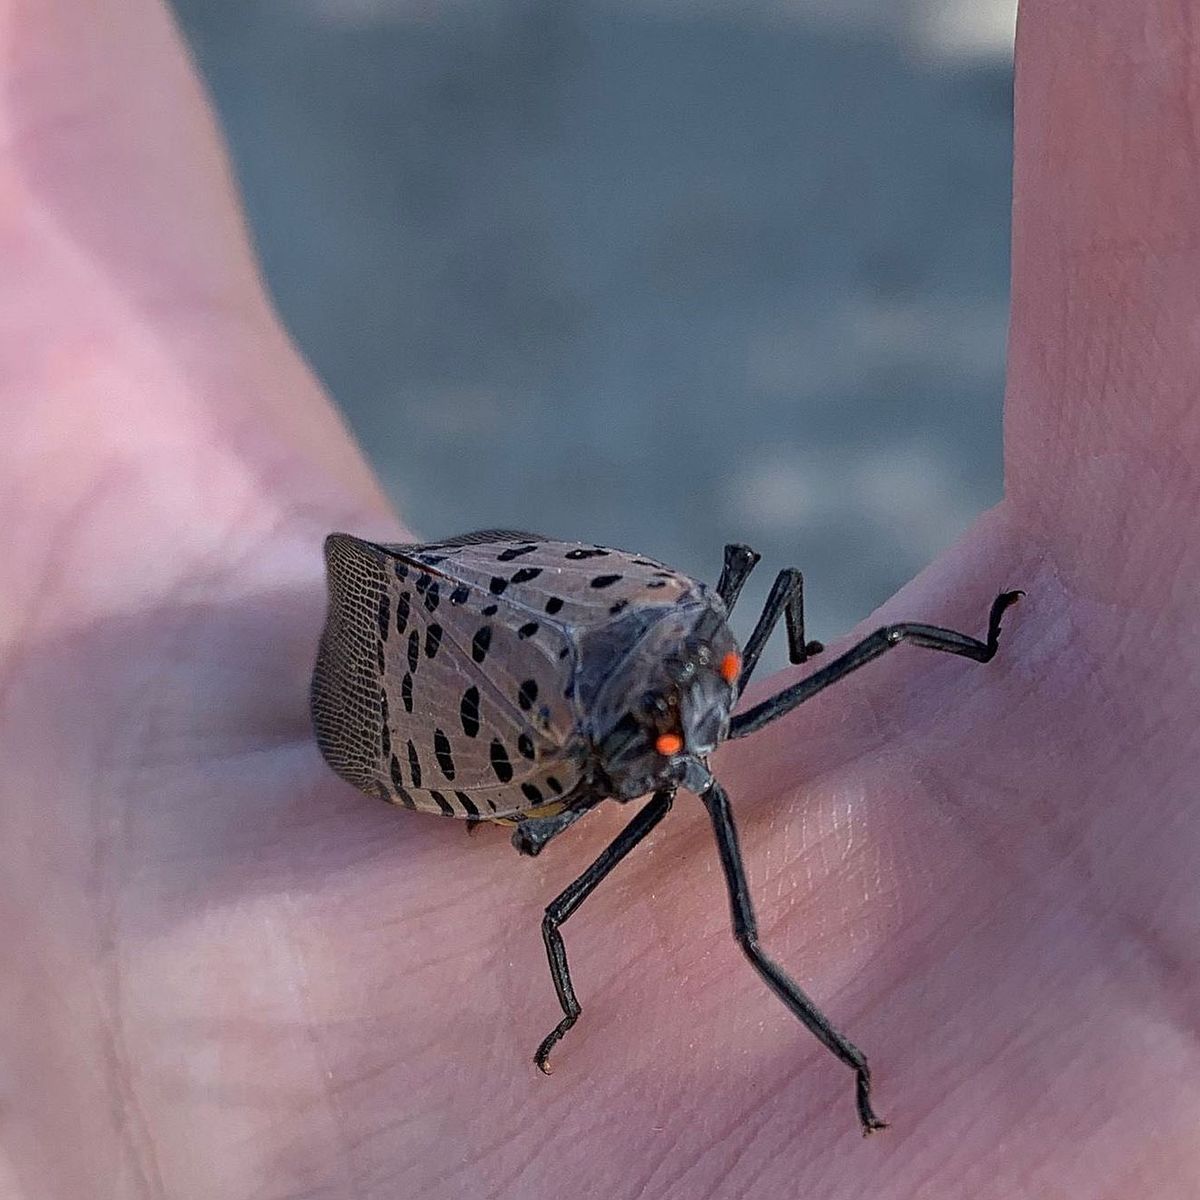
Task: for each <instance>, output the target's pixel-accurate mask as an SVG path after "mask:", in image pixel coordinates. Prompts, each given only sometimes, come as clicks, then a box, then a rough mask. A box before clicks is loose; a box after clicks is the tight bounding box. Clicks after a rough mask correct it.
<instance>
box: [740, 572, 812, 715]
mask: <svg viewBox="0 0 1200 1200" xmlns="http://www.w3.org/2000/svg"><path fill="white" fill-rule="evenodd" d="M781 616H782V617H784V618H785V620H786V622H787V636H788V658H789V660H790V661H791V662H794V663H802V662H807V661H808V659H809V658H811V657H812V656H813V655H814V654H820V652H821V651H822V650H824V649H825V647H824V646H823V645H821V643H820V642H806V641H805V640H804V576H803V575H801V574H800V572H799V571H797V570H796V568H795V567H786V568H784V570H782V571H780V572H779V574H778V575H777V576H776V577H775V582H774V584H772V586H771V592H770V595H768V596H767V602H766V604H764V605H763V610H762V614H761V615H760V616H759V618H758V623H757V624H756V625H755V626H754V631H753V632H752V633H751V634H750V637H749V639H748V640H747V642H746V648H745V650H743V651H742V673H741V675H740V676H739V677H738V691H739V693H740V692H742V691H744V690H745V687H746V684H748V683H749V682H750V676H751V675H752V674H753V673H754V668H755V667H756V666H757V665H758V660H759V657H760V656H761V655H762V652H763V647H764V646H765V645H766V644H767V639H768V638H769V637H770V636H771V634H772V632H773V631H774V629H775V626H776V625H777V624H778V623H779V618H780V617H781Z"/></svg>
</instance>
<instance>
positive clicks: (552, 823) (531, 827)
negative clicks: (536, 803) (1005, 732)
mask: <svg viewBox="0 0 1200 1200" xmlns="http://www.w3.org/2000/svg"><path fill="white" fill-rule="evenodd" d="M590 811H591V809H589V808H586V807H579V808H564V809H563V811H562V812H560V813H555V814H554V816H552V817H529V818H527V819H526V820H524V821H521V822H520V823H519V824H518V825H517V827H516V829H514V830H513V835H512V844H513V845H514V846H515V847H516V849H517V851H518V853H520V854H528V855H529V857H530V858H536V857H537V856H538V855H539V854H541V852H542V851H543V850H544V849H545V847H546V843H547V842H548V841H549V840H550V839H551V838H554V837H558V835H559V834H560V833H562V831H563V830H564V829H566V828H567V827H568V826H571V825H574V824H575V822H576V821H578V820H579V818H580V817H582V816H583V814H584V813H586V812H590Z"/></svg>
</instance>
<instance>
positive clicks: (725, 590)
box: [717, 542, 762, 613]
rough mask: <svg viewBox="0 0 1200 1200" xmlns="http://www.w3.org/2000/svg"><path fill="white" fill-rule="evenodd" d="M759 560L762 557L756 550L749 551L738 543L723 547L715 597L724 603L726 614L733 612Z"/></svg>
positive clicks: (748, 548) (747, 547)
mask: <svg viewBox="0 0 1200 1200" xmlns="http://www.w3.org/2000/svg"><path fill="white" fill-rule="evenodd" d="M760 558H762V555H761V554H759V553H758V551H757V550H751V549H750V547H749V546H743V545H741V544H740V543H739V542H733V543H731V544H730V545H728V546H726V547H725V565H724V566H723V567H722V568H721V578H720V579H718V580H717V595H718V596H720V597H721V599H722V600H723V601H724V602H725V611H726V612H727V613H729V612H733V606H734V605H735V604H736V603H737V598H738V596H739V595H740V594H741V590H742V587H743V586H744V584H745V582H746V580H747V579H748V578H749V577H750V572H751V571H753V570H754V568H755V566H756V565H757V563H758V560H759V559H760Z"/></svg>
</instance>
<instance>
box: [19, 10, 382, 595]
mask: <svg viewBox="0 0 1200 1200" xmlns="http://www.w3.org/2000/svg"><path fill="white" fill-rule="evenodd" d="M0 261H3V262H4V263H5V270H4V272H3V273H0V404H2V405H3V408H4V411H5V414H6V418H7V425H8V428H7V436H6V437H5V439H3V441H2V442H0V477H2V478H3V479H4V487H3V489H2V490H0V518H3V519H4V520H5V524H6V526H8V527H10V528H13V527H16V528H18V529H19V530H20V534H19V537H18V539H17V540H18V543H19V544H18V545H17V546H16V547H15V548H14V554H13V557H12V559H11V560H10V563H9V566H10V568H12V569H13V573H14V576H15V577H17V578H19V579H23V580H28V581H31V582H30V586H33V583H32V581H34V580H36V579H37V578H39V577H41V576H42V575H43V573H44V550H43V548H44V547H45V546H46V545H47V544H48V543H51V542H54V541H55V540H56V537H57V534H58V533H60V532H61V530H62V529H63V528H64V526H65V525H67V524H68V523H70V522H72V521H75V520H78V519H79V518H85V519H86V523H87V525H88V528H89V532H92V533H94V534H95V538H94V541H95V543H96V544H95V546H94V548H93V550H92V553H93V554H94V555H96V556H99V557H102V559H103V562H104V564H105V570H106V572H107V573H108V574H110V575H114V576H123V577H124V578H126V579H129V580H134V579H137V580H143V581H145V584H146V586H147V587H148V588H152V589H155V588H157V589H159V590H161V585H162V584H163V583H164V580H162V579H159V578H158V577H157V575H156V574H155V573H154V572H153V571H150V572H148V571H147V570H146V564H147V552H148V550H150V549H153V548H154V547H155V545H156V544H157V545H162V544H164V543H166V542H169V543H170V545H171V547H172V553H171V555H170V556H169V557H168V556H161V557H160V558H159V559H158V560H157V561H159V562H160V563H161V564H162V566H163V569H164V570H168V567H167V564H168V563H170V564H171V566H170V568H169V570H172V571H174V570H186V569H187V566H188V564H189V563H190V562H193V561H194V560H195V559H196V558H197V557H200V556H203V555H205V554H210V553H211V552H212V551H213V550H214V548H215V543H216V542H218V541H220V542H221V544H222V545H223V546H224V547H225V548H227V549H231V550H233V551H234V552H236V546H234V547H230V546H229V541H228V531H229V529H230V527H231V526H233V527H236V528H237V529H238V530H239V531H240V532H241V533H242V534H244V536H245V537H246V538H247V539H254V538H256V537H260V536H262V533H263V531H264V530H269V529H270V528H272V527H273V526H274V525H276V524H278V523H279V522H280V521H281V520H283V519H285V517H286V516H287V514H289V513H296V512H301V513H303V514H306V515H307V517H308V524H309V525H310V526H311V529H310V530H309V531H308V532H307V533H306V536H308V537H309V538H310V540H311V530H319V529H321V528H328V527H330V526H331V525H334V524H353V525H355V526H357V527H360V528H364V527H365V528H370V527H372V526H374V527H375V528H376V529H379V530H382V529H383V528H384V527H386V526H388V525H391V524H392V523H393V521H394V519H393V518H391V517H390V515H389V511H388V506H387V503H386V501H385V499H384V497H383V496H382V494H381V492H380V490H379V488H378V486H377V484H376V482H375V481H374V479H373V477H372V475H371V473H370V471H369V470H368V469H367V468H366V466H365V464H364V463H363V461H362V458H361V456H360V454H359V452H358V450H357V448H356V447H355V446H354V445H353V443H352V442H351V440H350V439H349V437H348V436H347V435H346V431H345V429H344V427H343V425H342V423H341V421H340V419H339V417H338V416H337V414H336V412H335V411H334V410H333V409H332V408H331V406H330V405H329V403H328V401H327V399H326V398H325V396H324V395H323V393H322V391H321V389H320V387H319V385H317V383H316V382H315V381H314V380H313V379H312V377H311V374H310V373H309V371H308V369H307V367H306V365H305V364H304V362H303V361H302V360H301V359H300V357H299V356H298V355H297V354H296V353H295V352H294V350H293V348H292V347H291V344H290V342H289V340H288V338H287V336H286V334H284V333H283V332H282V330H281V329H280V328H279V326H278V324H277V322H276V320H275V318H274V316H273V314H272V312H271V310H270V306H269V304H268V303H267V301H266V300H265V298H264V296H263V294H262V290H261V287H260V284H259V278H258V271H257V267H256V265H255V263H254V259H253V256H252V254H251V252H250V249H249V247H248V244H247V239H246V237H245V230H244V224H243V221H242V217H241V214H240V210H239V207H238V203H237V199H236V195H235V190H234V187H233V184H232V181H231V177H230V172H229V170H228V165H227V160H226V157H225V154H224V151H223V149H222V146H221V143H220V139H219V137H218V135H217V132H216V130H215V126H214V122H213V120H212V117H211V114H210V112H209V108H208V105H207V102H206V99H205V96H204V94H203V89H202V88H201V86H200V85H199V83H198V81H197V79H196V77H195V74H194V72H193V70H192V68H191V65H190V63H189V61H188V58H187V56H186V54H185V52H184V50H183V47H182V45H181V42H180V39H179V37H178V34H177V31H176V30H175V28H174V26H173V24H172V22H171V20H170V18H169V16H168V15H167V10H166V8H165V6H164V5H162V4H161V3H159V2H158V0H96V2H94V3H82V2H80V0H0ZM57 541H58V547H59V549H58V551H57V553H59V554H60V555H61V554H62V553H63V543H62V541H61V539H57ZM90 577H91V575H90V574H89V575H86V576H85V578H90ZM10 600H15V601H17V602H18V603H19V600H20V597H19V596H17V597H14V596H10Z"/></svg>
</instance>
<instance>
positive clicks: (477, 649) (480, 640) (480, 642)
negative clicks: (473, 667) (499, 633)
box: [471, 625, 492, 663]
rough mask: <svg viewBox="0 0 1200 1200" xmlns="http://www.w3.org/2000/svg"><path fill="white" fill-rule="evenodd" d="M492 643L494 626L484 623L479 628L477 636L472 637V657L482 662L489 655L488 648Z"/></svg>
mask: <svg viewBox="0 0 1200 1200" xmlns="http://www.w3.org/2000/svg"><path fill="white" fill-rule="evenodd" d="M491 645H492V627H491V626H490V625H484V626H483V627H482V628H481V629H479V630H478V631H477V632H476V634H475V636H474V637H473V638H472V639H471V657H472V658H473V659H474V660H475V661H476V662H477V663H481V662H483V660H484V659H485V658H487V656H488V650H489V649H490V648H491Z"/></svg>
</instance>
